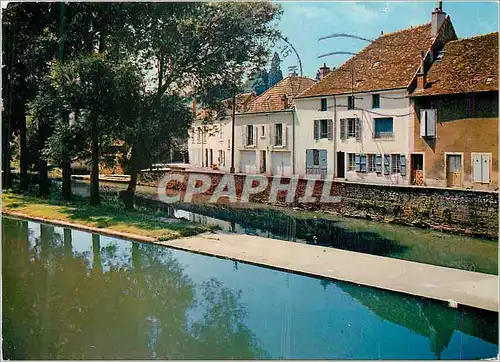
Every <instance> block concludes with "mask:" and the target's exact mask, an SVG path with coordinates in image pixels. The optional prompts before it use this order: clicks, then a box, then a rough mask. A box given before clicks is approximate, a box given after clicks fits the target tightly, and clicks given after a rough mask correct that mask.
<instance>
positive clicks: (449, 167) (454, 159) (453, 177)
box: [446, 155, 462, 187]
mask: <svg viewBox="0 0 500 362" xmlns="http://www.w3.org/2000/svg"><path fill="white" fill-rule="evenodd" d="M446 184H447V186H449V187H454V186H460V185H462V156H461V155H448V156H447V160H446Z"/></svg>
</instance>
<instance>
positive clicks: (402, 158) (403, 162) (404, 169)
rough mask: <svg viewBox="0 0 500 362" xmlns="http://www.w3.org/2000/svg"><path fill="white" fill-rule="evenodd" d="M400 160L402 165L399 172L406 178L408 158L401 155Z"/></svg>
mask: <svg viewBox="0 0 500 362" xmlns="http://www.w3.org/2000/svg"><path fill="white" fill-rule="evenodd" d="M399 160H400V162H401V164H400V166H399V172H400V173H401V176H406V156H405V155H401V156H400V157H399Z"/></svg>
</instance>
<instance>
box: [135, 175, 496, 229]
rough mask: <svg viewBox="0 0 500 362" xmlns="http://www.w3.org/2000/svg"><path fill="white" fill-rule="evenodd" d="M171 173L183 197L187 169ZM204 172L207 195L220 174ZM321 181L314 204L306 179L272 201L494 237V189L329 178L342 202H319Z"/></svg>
mask: <svg viewBox="0 0 500 362" xmlns="http://www.w3.org/2000/svg"><path fill="white" fill-rule="evenodd" d="M172 172H175V173H183V174H184V176H185V178H184V182H183V183H176V182H171V183H169V184H168V186H167V187H168V190H167V192H168V193H176V192H180V193H181V196H182V195H183V193H184V192H185V188H186V181H187V175H188V174H190V173H191V172H187V171H177V170H176V171H172ZM198 173H199V172H198ZM204 174H206V175H208V176H210V178H211V180H212V186H211V187H210V189H209V190H208V191H206V192H205V193H204V194H203V195H205V198H204V200H207V198H208V197H209V196H210V195H212V193H213V192H214V190H215V188H216V187H217V185H218V184H219V182H220V180H221V179H222V177H223V176H224V174H223V173H213V172H206V173H204ZM164 175H165V172H164V171H160V172H155V171H152V172H147V173H142V174H141V175H140V176H139V183H140V184H143V185H149V186H155V187H156V186H157V185H158V182H159V180H160V179H161V178H162V177H163V176H164ZM234 177H235V184H236V192H237V195H238V199H239V197H240V196H241V191H242V188H243V184H244V177H245V175H241V174H235V175H234ZM267 178H268V187H267V188H266V189H265V190H264V191H262V192H261V193H259V194H256V195H251V196H250V202H256V203H268V196H269V190H270V187H271V183H272V180H273V177H271V176H268V177H267ZM288 182H289V179H288V178H281V183H284V184H285V183H288ZM324 182H325V181H322V180H317V181H316V182H315V187H314V190H313V196H314V197H316V198H317V201H316V202H314V203H300V202H299V198H300V197H302V196H303V195H304V192H305V188H306V184H307V180H305V179H301V180H299V183H298V186H297V190H296V193H295V197H294V201H293V202H292V203H287V202H286V201H285V197H286V192H284V191H282V192H279V193H278V198H277V202H275V203H274V205H278V206H288V207H299V208H302V209H305V210H318V211H325V212H330V213H331V212H333V213H338V214H340V215H344V216H350V217H358V218H365V219H371V220H379V221H385V222H394V223H397V224H402V225H411V226H419V227H425V228H432V229H438V230H444V231H452V232H458V233H463V234H469V235H476V236H485V237H489V238H495V239H496V238H497V237H498V224H499V223H498V193H497V192H485V191H473V190H460V189H444V188H429V187H416V186H395V185H392V186H391V185H374V184H361V183H351V182H341V181H332V182H327V183H326V185H327V186H328V185H329V184H330V185H331V189H330V195H331V196H340V197H341V198H342V201H341V202H340V203H321V202H320V201H319V199H320V197H321V192H322V189H323V184H324ZM195 200H196V199H195ZM219 202H220V203H226V202H227V198H225V199H224V198H221V199H219Z"/></svg>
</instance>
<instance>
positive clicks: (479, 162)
mask: <svg viewBox="0 0 500 362" xmlns="http://www.w3.org/2000/svg"><path fill="white" fill-rule="evenodd" d="M472 181H473V182H478V183H485V184H488V183H490V154H489V153H473V154H472Z"/></svg>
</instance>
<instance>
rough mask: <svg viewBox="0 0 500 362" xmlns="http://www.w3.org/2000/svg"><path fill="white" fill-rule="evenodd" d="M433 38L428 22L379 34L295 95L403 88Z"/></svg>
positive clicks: (306, 95) (304, 95)
mask: <svg viewBox="0 0 500 362" xmlns="http://www.w3.org/2000/svg"><path fill="white" fill-rule="evenodd" d="M433 40H434V38H433V37H431V24H430V23H428V24H424V25H420V26H416V27H413V28H409V29H404V30H400V31H397V32H394V33H388V34H385V35H382V36H380V37H379V38H377V39H376V40H375V41H373V42H372V43H371V44H370V45H368V46H367V47H366V48H364V49H363V50H361V51H360V52H359V53H358V54H356V55H355V56H353V57H352V58H350V59H349V60H348V61H346V62H345V63H344V64H342V66H340V68H338V69H335V70H333V71H331V72H330V73H329V74H328V75H327V76H326V77H325V78H323V79H322V80H321V81H319V82H318V83H316V84H315V85H313V86H312V87H311V88H310V89H308V90H306V91H305V92H304V93H302V94H301V95H300V96H299V98H305V97H315V96H323V95H330V94H342V93H350V92H351V91H354V92H363V91H373V90H383V89H395V88H406V87H407V86H408V84H409V83H410V81H411V80H412V79H413V76H414V74H415V72H416V71H417V69H418V67H419V65H420V58H421V55H420V52H421V51H427V50H428V49H429V47H430V46H431V44H432V42H433ZM352 74H353V75H354V76H352Z"/></svg>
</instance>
